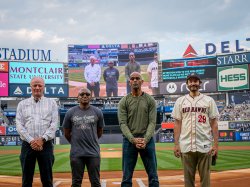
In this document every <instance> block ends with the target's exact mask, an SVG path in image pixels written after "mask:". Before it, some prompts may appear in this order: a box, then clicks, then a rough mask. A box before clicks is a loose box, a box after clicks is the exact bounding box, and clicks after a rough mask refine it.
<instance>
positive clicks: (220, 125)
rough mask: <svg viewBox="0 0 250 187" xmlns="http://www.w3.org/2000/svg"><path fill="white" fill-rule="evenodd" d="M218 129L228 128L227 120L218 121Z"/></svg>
mask: <svg viewBox="0 0 250 187" xmlns="http://www.w3.org/2000/svg"><path fill="white" fill-rule="evenodd" d="M218 130H219V131H220V130H229V128H228V121H218Z"/></svg>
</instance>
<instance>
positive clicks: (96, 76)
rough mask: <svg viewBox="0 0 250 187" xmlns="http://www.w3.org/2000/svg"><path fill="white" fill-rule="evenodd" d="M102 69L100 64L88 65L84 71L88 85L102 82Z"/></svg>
mask: <svg viewBox="0 0 250 187" xmlns="http://www.w3.org/2000/svg"><path fill="white" fill-rule="evenodd" d="M101 73H102V71H101V67H100V66H99V65H98V64H94V65H93V66H92V65H91V64H89V65H87V66H86V67H85V69H84V77H85V79H86V81H87V82H88V83H91V82H100V79H101Z"/></svg>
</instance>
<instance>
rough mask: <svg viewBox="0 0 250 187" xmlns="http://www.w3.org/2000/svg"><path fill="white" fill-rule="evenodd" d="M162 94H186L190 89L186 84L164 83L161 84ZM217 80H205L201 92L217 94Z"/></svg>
mask: <svg viewBox="0 0 250 187" xmlns="http://www.w3.org/2000/svg"><path fill="white" fill-rule="evenodd" d="M159 85H160V94H186V93H188V92H189V89H188V87H187V85H186V83H185V82H163V83H159ZM216 87H217V86H216V79H209V80H203V81H202V84H201V88H200V90H199V91H200V92H216V91H217V89H216Z"/></svg>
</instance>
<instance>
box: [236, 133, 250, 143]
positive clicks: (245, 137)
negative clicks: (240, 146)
mask: <svg viewBox="0 0 250 187" xmlns="http://www.w3.org/2000/svg"><path fill="white" fill-rule="evenodd" d="M235 141H250V132H235Z"/></svg>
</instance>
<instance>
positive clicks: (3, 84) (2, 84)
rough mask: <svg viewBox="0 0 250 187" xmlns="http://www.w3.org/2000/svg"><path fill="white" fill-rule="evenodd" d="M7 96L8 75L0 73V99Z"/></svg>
mask: <svg viewBox="0 0 250 187" xmlns="http://www.w3.org/2000/svg"><path fill="white" fill-rule="evenodd" d="M8 95H9V78H8V73H0V97H5V96H6V97H7V96H8Z"/></svg>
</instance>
